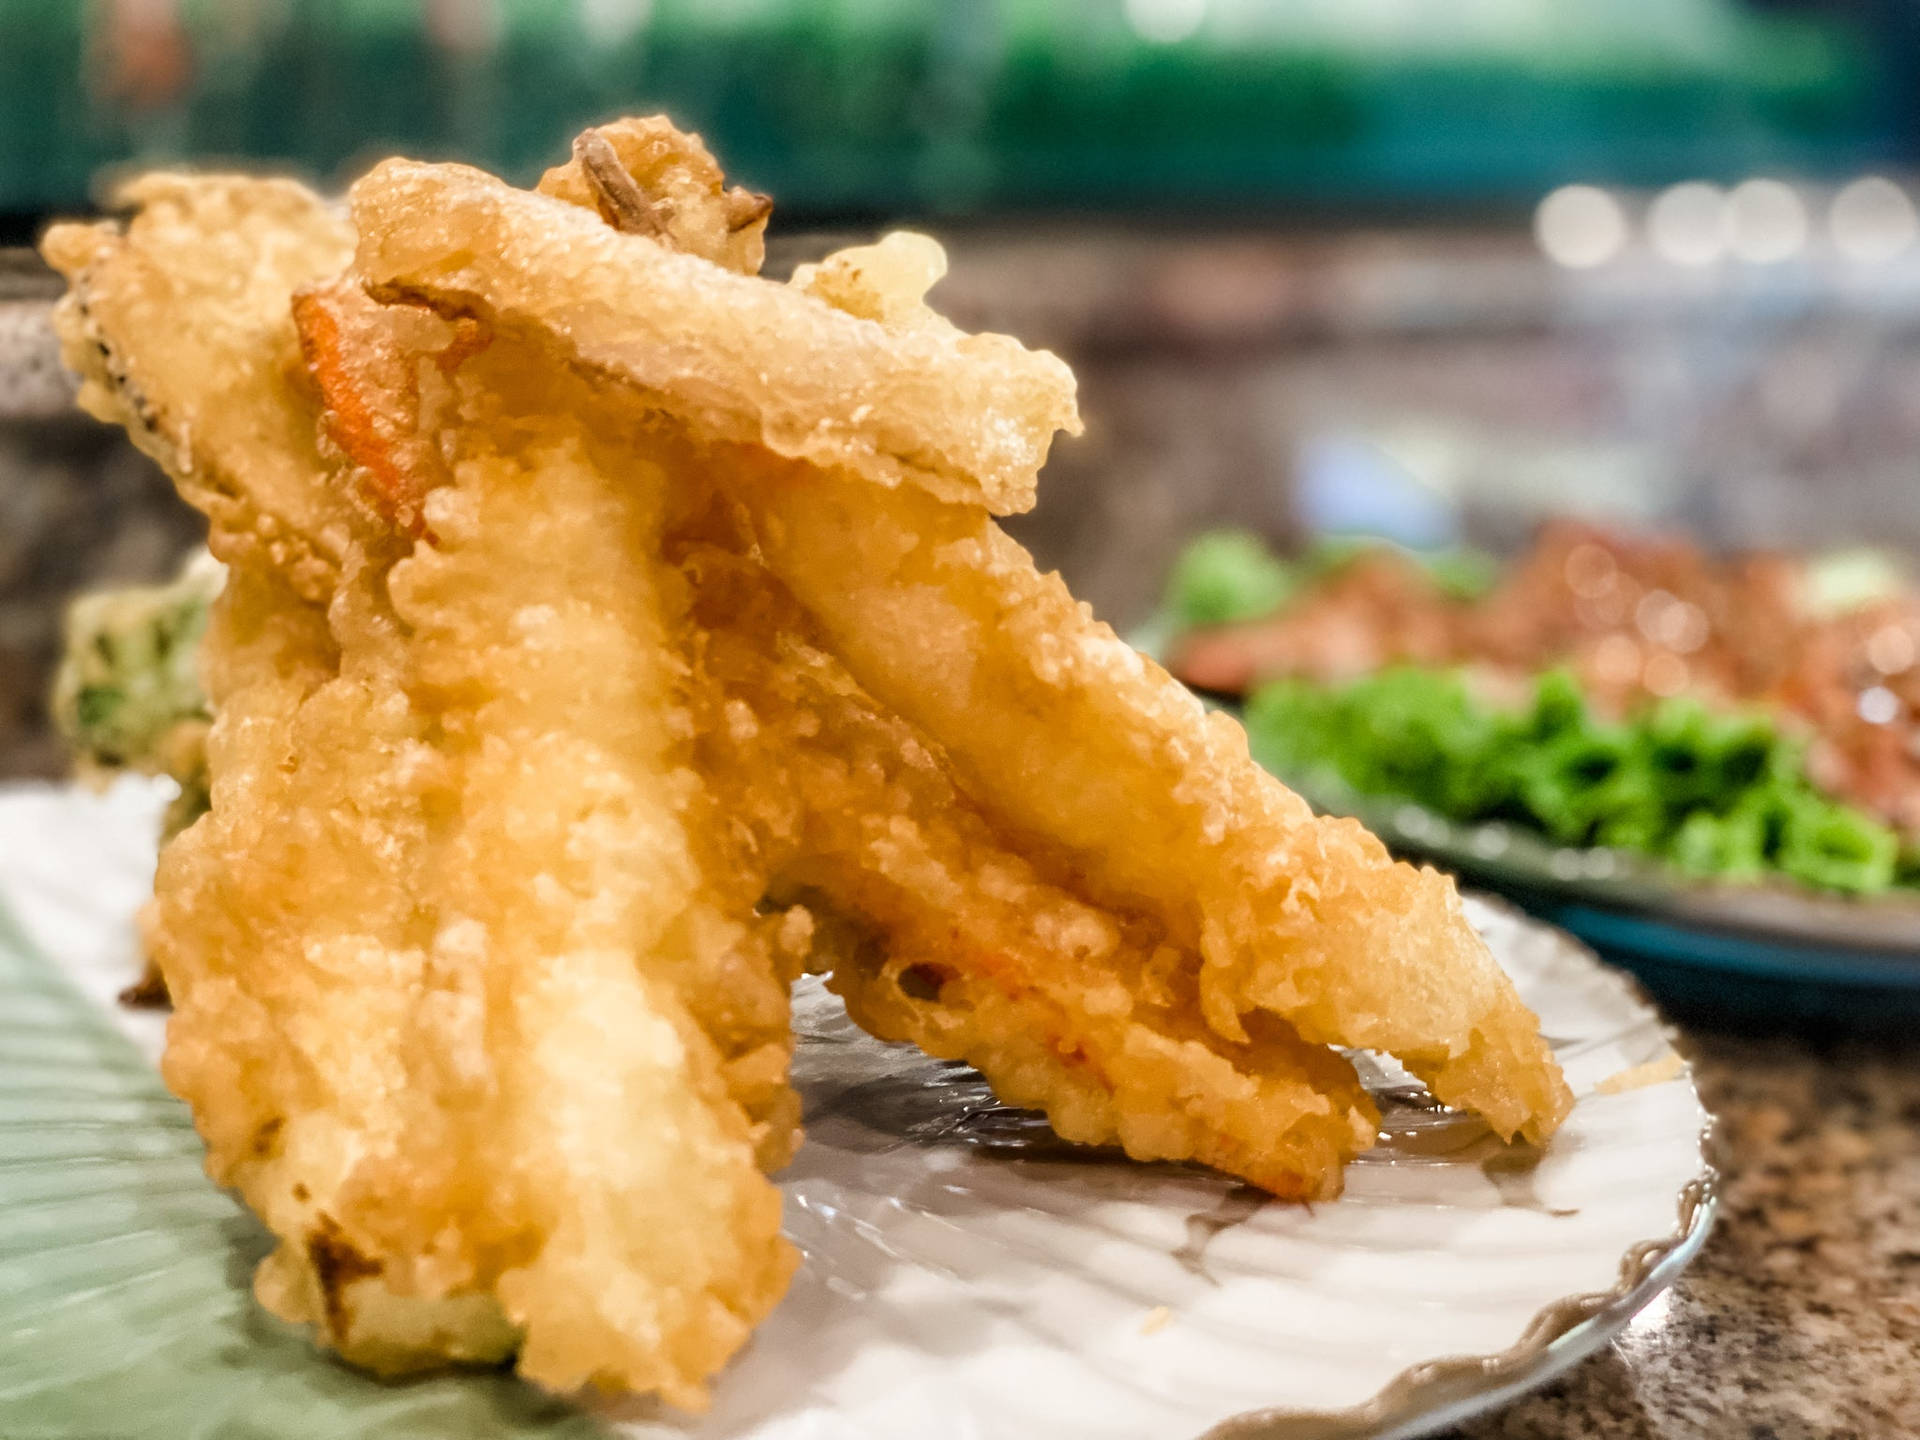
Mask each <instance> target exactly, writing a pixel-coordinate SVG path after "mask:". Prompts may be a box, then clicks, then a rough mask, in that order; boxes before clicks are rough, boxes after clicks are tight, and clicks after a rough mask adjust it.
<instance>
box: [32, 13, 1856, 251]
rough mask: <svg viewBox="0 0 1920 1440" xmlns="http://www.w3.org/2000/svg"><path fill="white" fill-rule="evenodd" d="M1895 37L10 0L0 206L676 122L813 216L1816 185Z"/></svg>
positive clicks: (1773, 19)
mask: <svg viewBox="0 0 1920 1440" xmlns="http://www.w3.org/2000/svg"><path fill="white" fill-rule="evenodd" d="M1867 13H1868V14H1869V16H1870V13H1871V12H1867ZM1874 42H1875V36H1874V34H1873V31H1872V27H1871V24H1870V23H1869V20H1867V19H1862V18H1861V17H1860V14H1859V13H1856V12H1854V11H1847V10H1842V11H1828V10H1821V9H1815V10H1801V9H1794V8H1785V9H1783V8H1780V7H1778V6H1776V7H1773V8H1770V9H1767V10H1764V11H1756V10H1752V9H1749V8H1747V7H1746V6H1745V5H1743V4H1740V3H1738V0H1444V3H1440V0H1061V3H1048V0H947V3H934V0H897V3H882V0H332V3H321V0H90V3H69V0H0V211H6V212H11V213H14V214H22V213H27V214H31V213H44V212H46V211H49V210H55V209H62V208H71V207H73V206H76V205H80V204H82V203H84V202H85V201H86V199H87V198H88V186H89V183H90V181H91V179H92V177H94V176H95V175H96V173H98V172H99V171H100V170H101V168H102V167H109V166H112V165H114V164H116V163H120V162H127V161H137V162H140V163H152V162H154V161H160V160H166V161H174V160H179V159H195V160H202V161H205V160H220V159H227V158H254V159H265V160H271V161H276V162H281V163H290V164H292V165H294V166H295V167H297V168H300V169H302V170H305V171H306V172H308V173H310V174H313V175H315V176H318V177H319V178H321V179H324V180H335V179H338V178H340V177H342V176H343V175H345V174H346V173H348V172H349V171H350V170H351V169H352V168H354V167H356V166H357V165H358V164H359V163H361V162H362V161H364V159H365V158H366V157H367V156H369V155H371V154H376V153H392V152H395V151H403V152H408V153H413V154H416V155H422V156H432V157H442V156H455V157H460V158H464V159H470V160H473V161H476V162H478V163H482V164H485V165H488V166H490V167H493V168H496V169H501V170H504V171H505V172H507V173H508V174H510V175H513V176H515V177H518V178H522V179H525V178H529V177H531V176H532V175H534V174H535V173H537V171H538V170H539V168H540V167H541V166H542V165H544V164H547V163H551V162H552V161H553V160H554V159H555V158H556V156H558V155H559V154H560V153H561V152H562V149H563V145H564V140H565V137H566V136H568V135H569V134H570V133H571V132H572V131H573V130H575V129H576V128H578V127H579V126H580V125H582V124H583V123H587V122H589V121H591V120H594V119H597V118H603V117H605V116H608V115H610V114H614V113H618V112H623V111H630V110H652V109H666V110H668V111H670V112H671V113H672V114H674V115H675V116H676V117H677V118H678V119H680V120H681V121H682V122H683V123H685V124H689V125H692V126H694V127H696V128H698V129H700V130H702V131H703V132H704V133H706V135H707V136H708V138H709V140H710V141H711V142H712V143H713V144H714V146H715V148H716V149H717V150H718V151H719V152H720V154H721V156H722V158H723V160H725V161H726V162H727V164H728V165H729V166H730V168H731V169H732V170H734V171H735V172H736V173H737V174H738V175H739V176H740V177H741V178H743V179H745V180H747V181H749V182H750V183H753V184H756V185H759V186H761V187H763V188H766V189H769V190H772V191H773V192H774V193H776V194H777V195H778V196H779V197H780V198H781V200H782V202H783V206H784V207H785V208H786V209H787V210H788V211H790V212H791V211H794V210H799V211H801V212H809V211H811V212H818V213H831V212H839V213H850V212H873V211H884V212H888V213H903V212H904V213H911V212H927V211H934V212H946V213H953V212H961V211H968V210H974V209H982V208H996V207H1007V206H1047V207H1057V206H1076V207H1077V206H1093V207H1100V208H1110V209H1118V210H1126V209H1130V208H1135V207H1152V208H1159V209H1163V210H1164V209H1169V208H1175V207H1187V206H1195V205H1198V206H1202V207H1249V206H1251V207H1259V206H1261V205H1265V204H1278V203H1283V202H1295V203H1297V202H1299V201H1301V200H1306V201H1309V202H1327V203H1331V204H1343V203H1349V202H1353V201H1356V200H1363V201H1368V202H1376V203H1378V202H1386V203H1389V204H1391V203H1397V202H1412V203H1420V204H1433V203H1436V202H1440V203H1445V202H1460V201H1466V202H1474V201H1488V200H1505V199H1512V198H1520V197H1528V198H1530V197H1532V196H1534V195H1537V194H1538V193H1539V191H1540V190H1541V189H1542V188H1544V187H1546V186H1548V185H1552V184H1555V183H1558V182H1561V181H1564V180H1567V179H1583V180H1600V181H1612V182H1618V183H1628V184H1649V183H1657V182H1660V181H1664V180H1669V179H1675V178H1679V177H1682V176H1686V175H1695V174H1706V175H1709V176H1712V175H1737V174H1743V173H1747V172H1750V171H1752V170H1754V169H1758V168H1771V169H1775V170H1782V169H1784V170H1797V171H1802V172H1819V171H1823V170H1834V169H1839V168H1842V167H1846V166H1850V165H1854V164H1857V163H1860V162H1861V161H1862V160H1864V159H1868V158H1872V156H1873V152H1874V150H1875V148H1876V147H1877V146H1882V144H1883V142H1884V137H1885V134H1886V130H1887V123H1888V121H1887V117H1888V107H1889V98H1888V95H1887V93H1886V88H1887V87H1886V83H1885V81H1884V78H1883V77H1882V76H1881V74H1880V72H1879V71H1878V70H1877V69H1876V67H1875V62H1874V59H1873V50H1874Z"/></svg>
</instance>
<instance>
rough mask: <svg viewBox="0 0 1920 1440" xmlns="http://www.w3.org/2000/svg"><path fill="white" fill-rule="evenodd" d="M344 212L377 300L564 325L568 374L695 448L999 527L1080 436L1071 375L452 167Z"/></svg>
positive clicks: (393, 165)
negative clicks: (815, 469)
mask: <svg viewBox="0 0 1920 1440" xmlns="http://www.w3.org/2000/svg"><path fill="white" fill-rule="evenodd" d="M352 199H353V211H354V220H355V224H356V225H357V226H358V228H359V231H360V235H361V243H360V247H359V251H358V255H357V259H356V262H355V263H356V267H357V269H358V271H359V273H360V275H361V276H362V278H363V279H364V280H365V281H366V282H367V284H368V285H369V287H370V288H371V289H372V290H373V291H374V293H375V294H376V295H379V296H380V297H381V298H383V299H395V298H398V299H406V298H411V297H414V296H416V295H418V296H421V297H430V298H432V299H433V301H434V302H435V303H436V304H437V305H438V306H439V307H441V308H443V309H447V310H449V311H459V312H461V313H465V314H470V315H473V316H476V317H478V318H480V319H483V320H491V321H497V322H498V323H499V324H500V326H501V328H502V329H503V330H511V329H514V328H516V327H521V326H527V327H534V328H542V327H549V326H551V327H558V328H561V329H565V330H567V331H568V332H569V334H570V335H571V337H572V340H573V343H574V346H575V350H574V354H575V358H576V359H577V360H578V361H579V362H580V363H581V364H582V365H584V366H586V367H589V368H597V369H603V370H605V371H606V372H608V373H609V374H611V375H614V376H617V377H619V378H620V379H621V380H622V381H623V382H631V383H633V384H635V385H637V386H638V387H640V388H641V389H642V390H643V391H644V392H645V394H646V396H647V397H648V399H649V400H650V402H651V403H652V404H654V405H655V406H656V407H658V408H659V409H660V410H662V411H663V412H666V413H669V414H671V415H672V416H673V417H674V419H675V422H676V423H677V424H679V425H682V426H684V427H685V428H686V429H687V430H688V431H690V432H691V433H692V434H693V435H695V436H696V437H698V438H700V439H703V440H716V441H737V442H743V443H748V444H753V445H758V446H764V447H765V448H767V449H768V450H770V451H772V452H773V453H775V454H778V455H783V456H788V457H791V458H794V459H798V460H803V461H806V462H807V463H809V464H813V465H822V466H835V467H844V468H846V469H848V470H851V471H853V472H855V473H857V474H859V475H861V476H863V477H865V478H866V479H868V480H871V481H874V482H876V483H878V484H879V485H881V486H886V487H892V486H898V485H902V484H908V485H913V486H915V487H919V488H924V489H926V490H927V491H929V492H930V493H932V494H935V495H939V496H942V497H945V498H947V499H951V500H956V501H967V502H971V503H978V504H982V505H985V506H987V507H988V508H989V509H991V510H993V511H994V512H995V513H997V514H1003V515H1004V514H1010V513H1012V512H1015V511H1019V510H1025V509H1027V508H1029V507H1030V506H1031V505H1032V503H1033V490H1034V479H1035V476H1036V475H1037V473H1038V471H1039V469H1040V464H1041V462H1042V461H1043V460H1045V458H1046V454H1047V449H1048V447H1049V445H1050V444H1051V443H1052V439H1053V434H1054V432H1055V431H1056V430H1061V429H1065V430H1069V431H1075V432H1077V431H1078V430H1079V428H1080V420H1079V415H1078V412H1077V411H1076V409H1075V407H1074V398H1073V397H1074V384H1073V375H1072V373H1071V372H1070V371H1069V370H1068V369H1067V367H1066V366H1065V365H1064V364H1062V363H1061V362H1060V360H1059V359H1058V358H1057V357H1055V356H1053V355H1050V354H1048V353H1047V352H1046V351H1030V350H1027V349H1026V348H1025V347H1023V346H1021V345H1020V344H1019V343H1017V342H1016V341H1013V340H1010V339H1008V338H1007V337H1006V336H1003V335H963V334H961V333H960V332H959V331H957V330H954V329H953V328H952V327H950V326H948V325H946V324H944V322H943V323H941V324H926V325H916V326H910V327H904V328H901V329H898V330H888V329H883V328H882V327H880V326H878V325H875V324H872V323H870V322H868V321H865V320H863V319H862V318H861V317H859V316H855V315H851V314H849V313H847V312H846V311H844V310H842V309H839V308H837V307H836V306H834V305H831V304H828V303H827V302H826V301H825V300H823V299H821V298H820V297H819V296H818V295H816V294H814V293H812V292H811V291H809V290H802V289H800V288H798V287H795V286H788V285H778V284H775V283H773V282H771V281H766V280H762V279H759V278H758V277H756V276H751V275H743V274H738V273H735V272H734V271H732V270H727V269H722V268H721V267H720V266H718V265H715V264H712V263H710V262H709V261H706V260H703V259H702V258H700V256H699V255H698V254H690V253H682V252H681V251H679V250H676V249H673V248H670V247H669V246H667V245H663V244H661V243H659V242H658V241H657V240H655V239H653V238H652V237H650V236H647V235H643V234H622V233H620V232H619V231H617V230H615V229H614V228H613V227H611V226H609V225H606V224H604V223H602V222H601V221H600V220H599V218H598V217H597V212H596V211H594V210H589V209H585V208H583V207H581V206H578V205H571V204H566V203H563V202H561V201H559V200H555V199H550V198H548V197H547V196H544V195H537V194H531V193H529V192H527V191H523V190H515V189H513V188H511V187H510V186H507V185H505V184H502V183H501V182H500V181H498V180H495V179H494V178H493V177H492V176H490V175H486V174H483V173H481V172H480V171H478V170H470V169H467V168H466V167H464V166H460V165H420V164H416V163H413V162H411V161H405V160H389V161H386V162H384V163H382V164H380V165H377V166H375V167H374V169H373V170H372V171H370V172H369V173H368V174H367V175H366V176H365V177H364V178H362V179H361V180H360V181H359V182H358V183H357V184H356V185H355V186H354V187H353V192H352Z"/></svg>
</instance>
